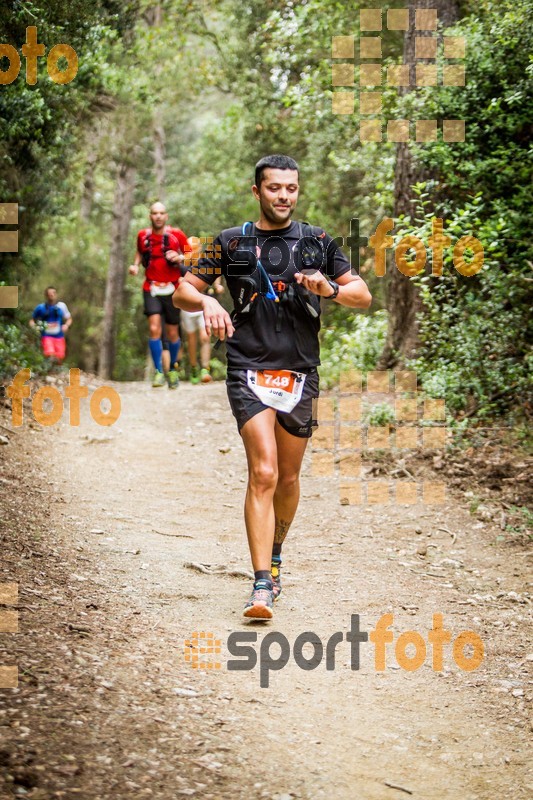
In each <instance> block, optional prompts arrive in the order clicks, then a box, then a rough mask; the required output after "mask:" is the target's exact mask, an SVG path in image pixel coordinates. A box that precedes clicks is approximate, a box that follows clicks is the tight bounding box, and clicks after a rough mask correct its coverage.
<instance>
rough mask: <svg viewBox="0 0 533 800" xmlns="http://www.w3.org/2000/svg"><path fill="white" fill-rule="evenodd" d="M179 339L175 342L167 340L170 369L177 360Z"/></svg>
mask: <svg viewBox="0 0 533 800" xmlns="http://www.w3.org/2000/svg"><path fill="white" fill-rule="evenodd" d="M180 344H181V341H180V339H178V340H177V342H169V343H168V350H169V353H170V369H174V365H175V363H176V361H177V360H178V353H179V351H180Z"/></svg>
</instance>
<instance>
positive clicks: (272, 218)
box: [261, 203, 294, 225]
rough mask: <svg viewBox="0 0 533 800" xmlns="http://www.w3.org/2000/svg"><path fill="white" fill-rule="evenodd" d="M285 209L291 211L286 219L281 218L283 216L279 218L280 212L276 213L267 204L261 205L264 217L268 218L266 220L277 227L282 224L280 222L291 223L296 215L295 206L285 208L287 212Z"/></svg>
mask: <svg viewBox="0 0 533 800" xmlns="http://www.w3.org/2000/svg"><path fill="white" fill-rule="evenodd" d="M285 208H288V209H290V211H289V215H288V217H284V216H281V215H279V216H278V212H276V209H274V208H270V206H267V205H266V204H263V203H261V211H262V212H263V215H264V216H265V217H266V219H267V220H268V221H269V222H273V223H274V224H276V225H277V224H278V223H280V222H285V221H286V222H287V223H289V222H290V219H291V217H292V215H293V214H294V206H285V207H284V210H285Z"/></svg>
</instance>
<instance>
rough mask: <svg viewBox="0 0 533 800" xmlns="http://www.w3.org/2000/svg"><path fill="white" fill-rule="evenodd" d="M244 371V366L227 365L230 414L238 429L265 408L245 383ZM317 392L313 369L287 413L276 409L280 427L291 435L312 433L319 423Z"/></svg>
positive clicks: (310, 434)
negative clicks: (300, 394)
mask: <svg viewBox="0 0 533 800" xmlns="http://www.w3.org/2000/svg"><path fill="white" fill-rule="evenodd" d="M247 372H248V370H246V369H228V376H227V379H226V388H227V390H228V399H229V403H230V406H231V410H232V412H233V416H234V417H235V419H236V420H237V426H238V428H239V433H240V432H241V429H242V427H243V425H245V424H246V423H247V422H248V420H249V419H251V418H252V417H255V415H256V414H259V413H260V412H261V411H264V410H265V408H268V406H266V405H264V403H262V402H261V400H260V399H259V398H258V397H257V395H256V394H255V393H254V392H253V391H252V389H250V387H249V386H248V383H247V380H246V376H247ZM318 393H319V387H318V372H317V371H316V369H315V370H312V371H311V372H309V373H308V375H307V377H306V379H305V384H304V388H303V392H302V396H301V398H300V402H299V403H298V405H297V406H295V408H293V410H292V411H291V412H289V413H285V412H283V411H278V412H277V414H276V419H277V420H278V422H279V424H280V425H281V427H282V428H284V429H285V430H286V431H287V432H288V433H290V434H292V435H293V436H298V437H299V438H301V439H309V438H310V437H311V436H312V435H313V429H314V428H316V427H317V425H318V423H317V420H316V408H317V400H318Z"/></svg>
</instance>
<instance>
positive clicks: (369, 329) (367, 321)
mask: <svg viewBox="0 0 533 800" xmlns="http://www.w3.org/2000/svg"><path fill="white" fill-rule="evenodd" d="M326 326H327V327H326ZM386 332H387V314H386V312H385V311H377V312H376V313H375V314H372V315H363V314H360V313H357V312H354V311H353V310H351V309H346V308H343V307H341V306H336V307H335V308H334V309H332V310H331V311H330V312H329V313H328V314H327V315H326V318H325V327H324V328H323V329H322V333H321V340H322V347H321V355H320V357H321V361H322V365H321V367H320V368H319V372H320V379H321V382H322V386H324V388H332V387H333V386H335V385H336V384H337V383H338V382H339V379H340V376H341V373H342V372H347V371H348V370H350V369H359V370H361V371H362V372H367V371H368V370H371V369H374V368H375V366H376V364H377V360H378V358H379V355H380V353H381V350H382V349H383V344H384V342H385V335H386Z"/></svg>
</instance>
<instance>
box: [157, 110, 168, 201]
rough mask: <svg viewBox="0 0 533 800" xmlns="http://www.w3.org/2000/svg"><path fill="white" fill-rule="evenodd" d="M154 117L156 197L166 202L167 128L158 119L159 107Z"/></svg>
mask: <svg viewBox="0 0 533 800" xmlns="http://www.w3.org/2000/svg"><path fill="white" fill-rule="evenodd" d="M155 116H156V119H154V169H155V185H156V197H157V199H158V200H159V201H160V202H161V203H164V202H165V182H166V168H165V167H166V165H165V129H164V128H163V125H162V123H160V122H159V121H158V120H157V117H158V116H159V113H158V109H157V108H156V109H155Z"/></svg>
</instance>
